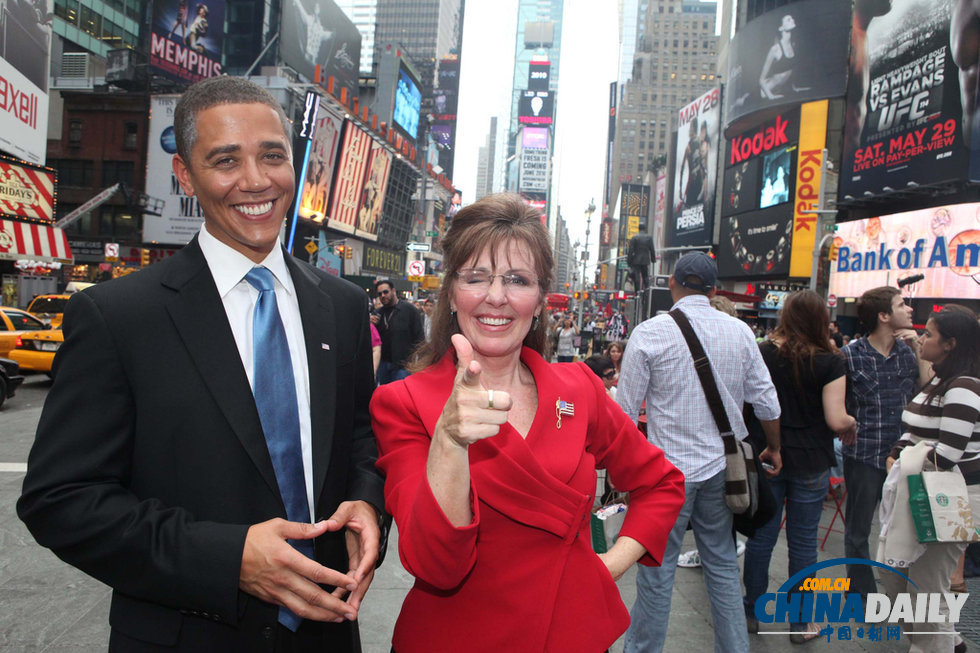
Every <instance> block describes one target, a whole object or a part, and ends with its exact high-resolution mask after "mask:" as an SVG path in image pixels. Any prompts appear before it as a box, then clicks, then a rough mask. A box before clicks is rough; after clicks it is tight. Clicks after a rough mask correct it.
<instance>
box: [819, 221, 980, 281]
mask: <svg viewBox="0 0 980 653" xmlns="http://www.w3.org/2000/svg"><path fill="white" fill-rule="evenodd" d="M834 243H835V244H836V245H837V260H836V261H833V262H831V265H830V292H831V293H833V294H835V295H837V296H838V297H860V296H861V294H862V293H863V292H864V291H865V290H868V289H870V288H876V287H878V286H894V285H896V284H897V283H898V282H899V281H900V280H902V279H904V278H906V277H911V276H914V275H918V274H922V275H923V276H924V278H923V279H922V280H921V281H919V282H916V283H911V284H909V285H907V286H906V291H907V292H908V293H909V294H911V295H912V296H915V297H935V298H943V297H945V298H956V297H972V298H975V297H977V296H980V204H978V203H970V204H954V205H948V206H940V207H934V208H929V209H922V210H920V211H910V212H908V213H897V214H894V215H886V216H881V217H874V218H867V219H865V220H856V221H854V222H844V223H841V224H839V225H838V228H837V235H836V237H835V238H834Z"/></svg>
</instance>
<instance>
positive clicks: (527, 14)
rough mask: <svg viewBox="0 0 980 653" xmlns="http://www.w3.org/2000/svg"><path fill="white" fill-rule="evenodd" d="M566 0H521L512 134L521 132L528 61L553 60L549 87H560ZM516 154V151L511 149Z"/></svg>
mask: <svg viewBox="0 0 980 653" xmlns="http://www.w3.org/2000/svg"><path fill="white" fill-rule="evenodd" d="M564 6H565V3H564V0H518V6H517V41H516V44H515V49H514V84H513V86H512V87H511V89H512V91H511V101H510V134H511V137H512V138H513V136H514V135H515V134H516V133H517V126H518V122H517V114H518V105H519V101H520V98H521V94H522V93H523V91H524V90H525V89H527V88H529V86H528V64H530V63H531V60H532V59H535V60H539V61H548V62H550V63H551V75H550V78H549V80H548V87H549V89H550V90H551V92H552V93H554V92H555V91H556V90H558V64H559V63H560V58H561V56H560V55H561V19H562V12H563V11H564ZM510 154H513V151H511V152H510Z"/></svg>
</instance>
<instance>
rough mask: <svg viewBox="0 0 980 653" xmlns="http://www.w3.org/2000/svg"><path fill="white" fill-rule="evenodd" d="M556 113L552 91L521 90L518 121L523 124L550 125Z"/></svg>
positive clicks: (518, 103)
mask: <svg viewBox="0 0 980 653" xmlns="http://www.w3.org/2000/svg"><path fill="white" fill-rule="evenodd" d="M554 113H555V105H554V97H553V96H552V95H551V91H521V95H520V98H519V99H518V101H517V122H519V123H521V124H522V125H550V124H551V123H552V122H553V120H552V116H554Z"/></svg>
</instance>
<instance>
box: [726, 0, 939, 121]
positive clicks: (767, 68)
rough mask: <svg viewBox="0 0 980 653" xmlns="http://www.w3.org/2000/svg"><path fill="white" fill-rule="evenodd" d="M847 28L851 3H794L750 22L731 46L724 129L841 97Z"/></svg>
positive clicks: (811, 0) (809, 0)
mask: <svg viewBox="0 0 980 653" xmlns="http://www.w3.org/2000/svg"><path fill="white" fill-rule="evenodd" d="M928 1H930V0H927V2H928ZM850 25H851V3H850V0H804V1H803V2H794V3H792V4H791V5H786V6H784V7H780V8H779V9H774V10H773V11H770V12H768V13H765V14H763V15H762V16H759V17H758V18H755V19H754V20H751V21H749V22H748V23H747V24H746V25H745V26H744V27H742V28H741V29H740V30H738V32H736V33H735V37H734V38H733V39H732V42H731V44H730V45H729V50H728V87H727V88H726V91H725V108H726V114H725V115H726V120H727V124H728V125H731V124H732V123H734V122H735V121H736V120H738V119H739V118H741V117H743V116H747V115H749V114H751V113H755V112H756V111H759V110H760V109H771V108H776V107H780V106H787V105H792V104H799V103H801V102H805V101H807V100H816V99H823V98H828V97H841V96H843V95H844V92H845V85H846V83H847V52H848V31H849V28H850Z"/></svg>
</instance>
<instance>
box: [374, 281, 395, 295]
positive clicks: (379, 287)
mask: <svg viewBox="0 0 980 653" xmlns="http://www.w3.org/2000/svg"><path fill="white" fill-rule="evenodd" d="M381 284H386V285H387V286H388V287H389V288H390V289H392V290H394V289H395V284H393V283H391V281H389V280H388V279H380V280H378V281H375V282H374V290H375V292H377V291H378V290H381Z"/></svg>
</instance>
